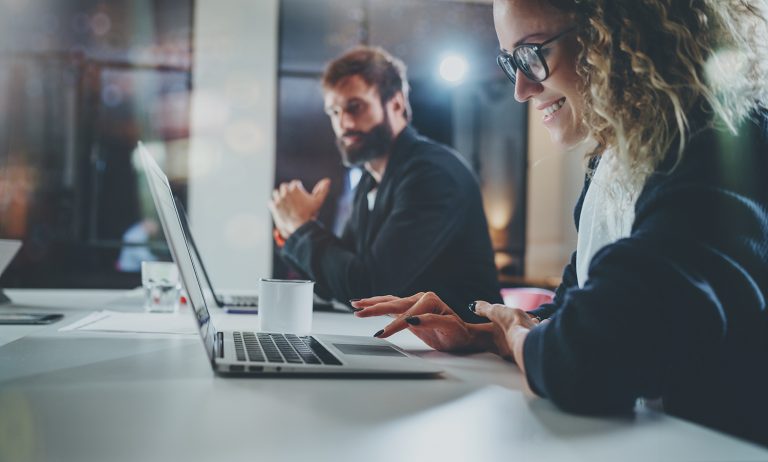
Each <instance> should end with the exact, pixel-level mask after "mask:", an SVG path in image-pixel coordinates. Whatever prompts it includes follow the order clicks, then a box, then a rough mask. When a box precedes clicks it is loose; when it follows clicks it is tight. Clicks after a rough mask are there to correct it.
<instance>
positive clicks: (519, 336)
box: [511, 326, 531, 375]
mask: <svg viewBox="0 0 768 462" xmlns="http://www.w3.org/2000/svg"><path fill="white" fill-rule="evenodd" d="M530 331H531V330H530V329H528V328H527V327H523V326H515V327H513V328H512V332H511V337H512V342H511V343H512V345H511V348H512V357H513V358H514V360H515V363H516V364H517V367H519V368H520V371H521V372H522V373H523V375H525V355H524V352H523V351H524V347H525V339H526V337H528V332H530Z"/></svg>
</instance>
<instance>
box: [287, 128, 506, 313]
mask: <svg viewBox="0 0 768 462" xmlns="http://www.w3.org/2000/svg"><path fill="white" fill-rule="evenodd" d="M374 187H376V182H375V180H374V179H373V177H371V176H370V175H369V174H367V173H365V174H364V175H363V178H362V179H361V180H360V183H359V185H358V187H357V190H356V191H355V199H354V209H353V211H352V215H351V217H350V219H349V222H348V223H347V225H346V228H345V230H344V233H343V235H342V237H341V239H339V238H337V237H336V236H334V235H333V233H331V232H330V231H328V230H326V229H325V228H324V227H323V226H322V225H321V224H320V223H318V222H317V221H310V222H308V223H306V224H304V225H303V226H301V227H300V228H299V229H297V230H296V232H294V233H293V234H292V235H291V236H290V238H289V239H288V240H287V241H286V243H285V246H284V247H283V249H282V256H283V258H284V259H285V260H287V261H288V262H289V263H290V264H292V265H293V266H294V267H296V268H297V269H298V270H300V271H301V272H303V273H304V274H305V275H306V276H307V277H309V278H312V279H314V280H315V281H316V283H317V286H316V287H317V291H318V293H319V294H321V295H325V296H332V297H333V298H336V299H338V300H342V301H346V300H349V299H353V298H364V297H371V296H374V295H386V294H392V295H397V296H409V295H412V294H414V293H417V292H422V291H432V292H435V293H436V294H437V295H438V296H440V298H442V299H443V301H445V302H446V303H447V304H448V306H450V307H451V308H453V310H454V311H456V312H457V313H458V314H459V315H460V316H461V317H462V318H463V319H466V320H470V321H479V319H478V317H477V316H475V315H474V314H472V313H471V312H470V311H469V310H468V309H467V305H468V304H469V303H470V302H472V301H474V300H487V301H490V302H492V303H497V302H500V300H501V297H500V295H499V287H498V282H497V279H496V269H495V266H494V261H493V251H492V249H491V242H490V237H489V235H488V226H487V223H486V219H485V214H484V212H483V205H482V200H481V196H480V189H479V187H478V183H477V180H476V179H475V177H474V175H473V174H472V172H471V171H470V169H469V167H468V166H467V165H466V164H465V162H464V161H463V160H462V159H461V158H460V157H459V156H458V155H457V154H456V153H455V152H453V151H451V150H450V149H448V148H447V147H445V146H442V145H439V144H437V143H435V142H434V141H432V140H429V139H427V138H425V137H423V136H420V135H419V134H418V133H417V132H416V130H414V129H413V128H411V127H406V128H405V129H404V130H403V132H402V133H401V134H400V135H399V136H398V137H397V139H396V140H395V143H394V146H393V149H392V153H391V155H390V158H389V161H388V164H387V168H386V171H385V172H384V176H383V178H382V180H381V184H379V185H378V191H377V194H376V201H375V205H374V207H373V210H371V211H369V210H368V199H367V194H368V192H369V191H371V190H372V189H373V188H374ZM480 319H484V318H480Z"/></svg>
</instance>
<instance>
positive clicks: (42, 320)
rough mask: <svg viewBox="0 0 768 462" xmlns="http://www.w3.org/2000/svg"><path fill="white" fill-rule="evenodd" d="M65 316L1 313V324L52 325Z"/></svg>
mask: <svg viewBox="0 0 768 462" xmlns="http://www.w3.org/2000/svg"><path fill="white" fill-rule="evenodd" d="M63 317H64V315H63V314H31V313H0V324H51V323H54V322H56V321H59V320H61V318H63Z"/></svg>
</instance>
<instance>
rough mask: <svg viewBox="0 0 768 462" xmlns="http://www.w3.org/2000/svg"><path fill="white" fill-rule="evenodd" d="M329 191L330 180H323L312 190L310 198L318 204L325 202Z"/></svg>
mask: <svg viewBox="0 0 768 462" xmlns="http://www.w3.org/2000/svg"><path fill="white" fill-rule="evenodd" d="M330 190H331V180H330V178H323V179H322V180H320V181H318V182H317V184H316V185H315V187H314V188H312V197H314V198H315V201H317V202H318V203H319V204H322V203H323V202H325V198H326V197H327V196H328V192H329V191H330Z"/></svg>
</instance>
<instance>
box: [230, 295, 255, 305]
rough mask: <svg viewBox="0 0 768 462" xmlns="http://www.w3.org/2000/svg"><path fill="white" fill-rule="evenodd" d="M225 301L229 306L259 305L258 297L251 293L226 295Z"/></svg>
mask: <svg viewBox="0 0 768 462" xmlns="http://www.w3.org/2000/svg"><path fill="white" fill-rule="evenodd" d="M226 303H227V304H228V305H230V306H259V297H254V296H253V295H228V296H227V299H226Z"/></svg>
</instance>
